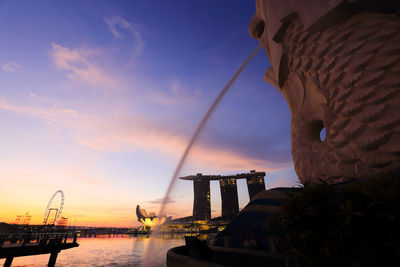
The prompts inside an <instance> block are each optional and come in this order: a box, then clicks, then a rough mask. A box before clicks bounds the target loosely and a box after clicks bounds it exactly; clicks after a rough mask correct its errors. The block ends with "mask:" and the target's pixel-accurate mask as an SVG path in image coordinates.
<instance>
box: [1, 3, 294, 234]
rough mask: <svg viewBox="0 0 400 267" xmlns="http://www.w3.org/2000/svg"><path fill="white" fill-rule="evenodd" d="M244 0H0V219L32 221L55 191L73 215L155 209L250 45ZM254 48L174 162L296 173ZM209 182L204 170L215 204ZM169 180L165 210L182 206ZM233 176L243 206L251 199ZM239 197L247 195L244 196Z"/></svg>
mask: <svg viewBox="0 0 400 267" xmlns="http://www.w3.org/2000/svg"><path fill="white" fill-rule="evenodd" d="M254 12H255V2H254V1H249V0H245V1H243V0H235V1H232V0H218V1H215V0H202V1H187V0H181V1H176V0H173V1H172V0H171V1H161V0H159V1H133V0H132V1H128V0H127V1H122V0H119V1H99V0H93V1H78V0H77V1H72V0H68V1H30V0H26V1H22V0H21V1H12V0H8V1H7V0H5V1H1V0H0V32H2V38H1V42H0V82H1V84H0V85H1V86H0V121H1V131H0V147H1V149H0V180H1V186H0V207H1V209H0V222H1V221H4V222H12V221H13V220H15V218H16V216H17V215H22V214H24V213H25V212H29V213H30V214H31V215H32V221H31V222H32V223H41V222H42V221H43V215H44V212H45V208H46V205H47V202H48V201H49V199H50V197H51V196H52V194H53V193H54V192H56V191H57V190H59V189H61V190H63V191H64V193H65V206H64V213H63V216H65V217H68V218H70V219H71V220H72V221H74V220H76V224H78V225H96V226H132V225H138V223H137V222H136V220H137V219H136V214H135V208H136V205H137V204H139V205H141V207H142V208H145V209H147V210H148V211H157V210H158V208H159V203H160V201H161V200H162V198H163V196H164V194H165V191H166V189H167V186H168V183H169V180H170V179H171V176H172V173H173V171H174V169H175V167H176V164H177V163H178V160H179V157H180V156H181V154H182V152H183V150H184V148H185V145H186V144H187V142H188V140H189V138H190V136H191V134H193V131H194V128H195V127H196V125H197V124H198V122H199V120H200V119H201V117H202V116H203V115H204V113H205V112H206V110H207V108H208V106H209V105H210V104H211V103H212V101H213V99H214V98H215V97H216V96H217V94H218V93H219V91H220V90H221V88H222V87H223V86H224V85H225V83H226V82H227V81H228V80H229V79H230V77H231V76H232V75H233V73H234V72H235V71H236V70H237V68H238V67H239V66H240V65H241V64H242V63H243V61H244V60H245V59H246V58H247V57H248V56H249V55H250V53H251V52H252V51H253V50H254V49H255V48H256V47H257V45H258V42H257V41H256V40H254V39H251V37H250V36H249V34H248V24H249V22H250V19H251V17H252V16H253V14H254ZM268 66H269V62H268V59H267V57H266V54H265V51H263V50H262V51H260V52H259V53H258V54H257V55H256V57H255V58H254V60H253V61H252V62H251V63H250V64H249V66H248V68H247V69H245V71H244V72H243V74H242V75H241V76H240V77H239V79H238V80H237V82H236V83H235V84H234V86H233V87H232V88H231V91H230V92H229V93H228V94H227V95H226V97H225V98H224V99H223V101H222V102H221V105H220V106H219V107H218V109H217V110H216V112H215V114H214V115H213V116H212V118H211V120H210V121H209V122H208V124H207V125H206V127H205V129H204V131H203V132H202V133H201V136H200V138H199V140H198V142H197V143H196V145H195V148H194V150H193V151H192V152H191V153H190V156H189V160H188V162H187V163H186V164H185V167H184V170H183V171H182V173H181V176H184V175H192V174H196V173H200V172H201V173H204V174H234V173H238V172H248V171H249V170H257V171H265V172H267V176H266V183H267V187H268V188H271V187H277V186H295V185H297V177H296V174H295V172H294V170H293V163H292V160H291V155H290V113H289V109H288V107H287V104H286V102H285V101H284V99H283V97H282V96H281V95H280V93H279V92H278V90H277V89H275V88H273V87H272V86H271V85H269V84H267V83H265V82H264V81H263V76H264V72H265V70H266V68H267V67H268ZM218 190H219V189H218V184H216V183H213V184H212V196H211V201H212V203H213V206H212V209H213V216H217V215H218V209H220V207H219V205H220V200H219V199H218V198H219V193H218ZM192 191H193V188H192V184H191V183H190V182H188V181H178V182H177V185H176V186H175V188H174V192H173V194H172V196H171V198H170V202H171V204H170V207H171V208H170V209H168V215H172V216H174V217H177V216H188V215H191V212H192V210H191V209H192V204H193V192H192ZM246 194H247V189H246V188H245V183H244V181H240V182H239V198H240V206H241V207H243V206H244V205H246V202H247V201H248V196H246ZM246 197H247V199H246Z"/></svg>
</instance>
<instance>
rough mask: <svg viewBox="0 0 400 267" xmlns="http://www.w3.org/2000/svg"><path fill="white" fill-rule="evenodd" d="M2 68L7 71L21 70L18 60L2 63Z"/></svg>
mask: <svg viewBox="0 0 400 267" xmlns="http://www.w3.org/2000/svg"><path fill="white" fill-rule="evenodd" d="M1 68H2V69H3V70H4V71H6V72H17V71H19V70H21V66H20V65H19V64H18V62H13V61H12V62H7V63H4V64H3V65H1Z"/></svg>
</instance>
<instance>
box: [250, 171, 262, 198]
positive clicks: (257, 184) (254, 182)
mask: <svg viewBox="0 0 400 267" xmlns="http://www.w3.org/2000/svg"><path fill="white" fill-rule="evenodd" d="M250 173H254V174H255V173H256V172H255V171H250ZM264 176H265V174H263V173H260V174H259V175H258V176H249V177H247V178H246V181H247V190H248V191H249V198H250V200H251V199H252V198H253V197H254V196H255V195H256V194H257V193H259V192H261V191H264V190H265V182H264Z"/></svg>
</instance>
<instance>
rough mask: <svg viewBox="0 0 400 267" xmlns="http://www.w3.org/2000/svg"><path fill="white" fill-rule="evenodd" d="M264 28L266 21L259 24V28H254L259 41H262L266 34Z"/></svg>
mask: <svg viewBox="0 0 400 267" xmlns="http://www.w3.org/2000/svg"><path fill="white" fill-rule="evenodd" d="M264 28H265V23H264V21H260V22H259V23H257V26H256V27H255V28H254V36H255V37H256V38H257V39H260V38H261V36H262V35H263V33H264Z"/></svg>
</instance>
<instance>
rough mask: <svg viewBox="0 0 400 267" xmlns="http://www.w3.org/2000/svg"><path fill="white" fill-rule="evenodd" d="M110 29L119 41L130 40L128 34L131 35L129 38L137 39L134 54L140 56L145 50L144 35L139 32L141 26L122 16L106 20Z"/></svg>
mask: <svg viewBox="0 0 400 267" xmlns="http://www.w3.org/2000/svg"><path fill="white" fill-rule="evenodd" d="M104 20H105V22H106V24H107V27H108V29H109V30H110V31H111V33H112V34H113V35H114V37H115V38H118V39H125V38H128V36H127V34H128V35H130V36H129V37H133V38H134V39H135V46H134V50H133V51H134V54H135V55H137V54H139V53H140V52H141V51H142V49H143V45H144V42H143V38H142V34H141V32H140V31H139V25H137V24H132V23H130V22H129V21H127V20H126V19H125V18H123V17H121V16H113V17H109V18H105V19H104Z"/></svg>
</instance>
